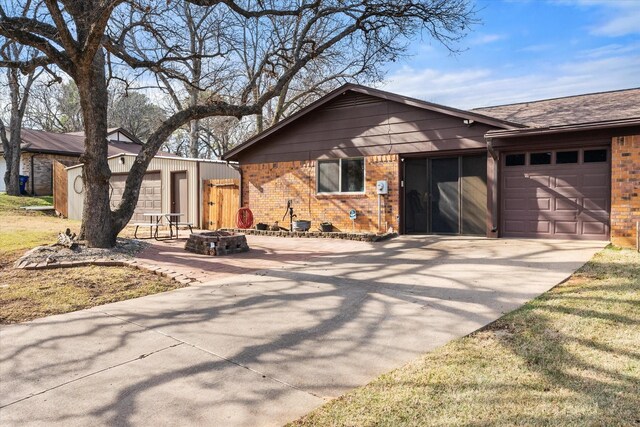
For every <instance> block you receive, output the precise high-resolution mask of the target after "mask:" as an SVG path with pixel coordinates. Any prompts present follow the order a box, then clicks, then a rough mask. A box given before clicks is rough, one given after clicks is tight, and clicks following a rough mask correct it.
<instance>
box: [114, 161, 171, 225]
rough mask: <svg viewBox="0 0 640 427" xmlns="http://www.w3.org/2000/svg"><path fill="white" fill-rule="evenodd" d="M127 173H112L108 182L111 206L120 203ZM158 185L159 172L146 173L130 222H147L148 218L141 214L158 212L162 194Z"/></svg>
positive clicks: (115, 206)
mask: <svg viewBox="0 0 640 427" xmlns="http://www.w3.org/2000/svg"><path fill="white" fill-rule="evenodd" d="M126 180H127V175H114V176H112V177H111V180H110V181H109V183H110V184H111V208H112V209H115V208H117V207H118V206H119V205H120V201H121V200H122V194H123V193H124V185H125V182H126ZM160 190H161V185H160V172H152V173H148V174H146V175H145V176H144V178H143V180H142V185H141V187H140V196H139V197H138V203H137V204H136V209H135V211H134V213H133V216H132V217H131V222H147V221H149V218H145V217H144V216H142V214H143V213H147V212H149V213H150V212H160V211H161V210H162V195H161V191H160Z"/></svg>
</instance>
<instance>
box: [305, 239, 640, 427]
mask: <svg viewBox="0 0 640 427" xmlns="http://www.w3.org/2000/svg"><path fill="white" fill-rule="evenodd" d="M516 285H517V283H516ZM293 425H297V426H459V425H468V426H471V425H472V426H481V425H482V426H484V425H492V426H493V425H498V426H511V425H528V426H529V425H531V426H542V425H549V426H550V425H574V426H588V425H591V426H622V425H624V426H633V425H640V255H639V254H638V253H636V252H634V251H631V250H619V249H615V248H612V247H609V248H607V249H605V250H603V251H602V252H600V253H598V254H597V255H596V256H595V257H594V258H593V259H592V260H591V261H590V262H589V263H587V264H586V265H585V266H584V267H583V268H581V269H580V270H579V271H578V272H576V273H575V274H574V275H573V276H572V277H571V279H570V280H568V281H567V282H565V283H563V284H562V285H559V286H557V287H556V288H554V289H552V290H551V291H549V292H547V293H545V294H543V295H542V296H540V297H539V298H537V299H535V300H533V301H531V302H529V303H528V304H526V305H525V306H523V307H522V308H521V309H519V310H516V311H515V312H512V313H510V314H508V315H506V316H504V317H503V318H501V319H499V320H498V321H496V322H494V323H493V324H491V325H489V326H488V327H486V328H484V329H482V330H480V331H477V332H475V333H473V334H471V335H469V336H467V337H464V338H461V339H457V340H454V341H452V342H450V343H449V344H447V345H445V346H443V347H441V348H439V349H437V350H435V351H433V352H431V353H428V354H426V355H424V356H423V357H422V358H420V359H418V360H415V361H414V362H412V363H410V364H408V365H406V366H404V367H402V368H399V369H397V370H395V371H392V372H390V373H388V374H385V375H382V376H381V377H379V378H377V379H376V380H374V381H373V382H371V383H370V384H368V385H366V386H364V387H362V388H359V389H356V390H354V391H352V392H350V393H347V394H346V395H344V396H342V397H340V398H338V399H336V400H334V401H331V402H329V403H327V404H326V405H324V406H322V407H320V408H318V409H317V410H315V411H313V412H312V413H310V414H309V415H307V416H306V417H304V418H302V419H300V420H298V421H297V422H295V423H293Z"/></svg>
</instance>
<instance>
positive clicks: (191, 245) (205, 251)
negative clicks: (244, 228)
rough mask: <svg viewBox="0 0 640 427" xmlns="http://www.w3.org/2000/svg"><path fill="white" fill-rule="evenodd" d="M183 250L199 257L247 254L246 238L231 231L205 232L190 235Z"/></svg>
mask: <svg viewBox="0 0 640 427" xmlns="http://www.w3.org/2000/svg"><path fill="white" fill-rule="evenodd" d="M184 249H185V250H187V251H189V252H193V253H196V254H201V255H211V256H220V255H230V254H236V253H241V252H248V251H249V245H248V244H247V237H246V236H245V235H244V234H242V233H236V232H232V231H207V232H204V233H192V234H191V236H189V239H188V240H187V243H186V244H185V246H184Z"/></svg>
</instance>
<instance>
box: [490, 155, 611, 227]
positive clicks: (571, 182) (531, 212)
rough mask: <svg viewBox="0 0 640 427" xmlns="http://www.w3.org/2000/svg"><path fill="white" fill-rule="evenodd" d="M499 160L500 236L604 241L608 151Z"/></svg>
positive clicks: (511, 156) (512, 157) (606, 212)
mask: <svg viewBox="0 0 640 427" xmlns="http://www.w3.org/2000/svg"><path fill="white" fill-rule="evenodd" d="M502 158H503V164H502V166H503V168H502V171H503V173H502V176H503V181H502V233H501V235H503V236H505V237H543V238H556V239H567V238H571V239H593V240H607V239H608V238H609V211H610V200H611V198H610V172H609V171H610V166H609V152H608V149H606V148H601V149H585V150H558V151H545V152H529V153H522V152H521V153H507V154H505V155H503V156H502Z"/></svg>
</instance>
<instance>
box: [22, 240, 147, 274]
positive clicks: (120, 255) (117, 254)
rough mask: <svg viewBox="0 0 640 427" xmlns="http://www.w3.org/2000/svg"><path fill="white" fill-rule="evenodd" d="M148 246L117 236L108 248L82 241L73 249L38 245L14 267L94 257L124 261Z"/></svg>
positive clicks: (84, 259) (86, 259)
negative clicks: (88, 244)
mask: <svg viewBox="0 0 640 427" xmlns="http://www.w3.org/2000/svg"><path fill="white" fill-rule="evenodd" d="M147 246H148V243H146V242H142V241H140V240H135V239H124V238H118V240H117V242H116V246H115V247H113V248H110V249H100V248H88V247H87V246H85V245H84V244H82V242H79V244H78V246H76V247H75V248H74V249H69V248H67V247H65V246H62V245H59V244H53V245H49V246H38V247H35V248H33V249H31V250H30V251H28V252H26V253H25V254H24V255H23V256H22V257H20V258H19V259H18V260H17V261H16V262H15V264H14V266H15V267H20V266H25V265H29V264H32V263H37V264H39V263H46V264H57V263H64V262H74V261H91V260H95V259H102V260H110V261H125V260H130V259H132V258H133V257H134V256H135V255H136V254H137V253H139V252H140V251H142V250H143V249H144V248H146V247H147Z"/></svg>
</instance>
